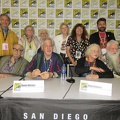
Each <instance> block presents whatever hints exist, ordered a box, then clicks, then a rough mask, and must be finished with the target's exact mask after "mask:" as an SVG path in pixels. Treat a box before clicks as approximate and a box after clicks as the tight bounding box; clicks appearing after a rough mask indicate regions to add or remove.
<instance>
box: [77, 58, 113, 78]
mask: <svg viewBox="0 0 120 120" xmlns="http://www.w3.org/2000/svg"><path fill="white" fill-rule="evenodd" d="M96 67H100V68H102V69H103V70H104V71H105V72H103V73H100V72H97V74H98V76H99V78H114V76H113V73H112V71H110V69H109V68H108V67H107V66H106V65H105V64H104V63H103V62H102V61H101V60H99V59H96ZM89 71H90V67H89V66H85V57H84V58H80V59H79V60H78V61H77V65H76V66H75V72H76V73H77V74H78V75H79V76H80V77H81V76H82V74H83V73H89Z"/></svg>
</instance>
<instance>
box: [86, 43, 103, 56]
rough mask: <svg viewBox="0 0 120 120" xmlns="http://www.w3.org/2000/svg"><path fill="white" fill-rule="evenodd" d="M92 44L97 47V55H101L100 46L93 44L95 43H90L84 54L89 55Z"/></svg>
mask: <svg viewBox="0 0 120 120" xmlns="http://www.w3.org/2000/svg"><path fill="white" fill-rule="evenodd" d="M94 46H96V47H97V48H98V50H99V54H98V57H100V56H101V49H100V46H99V45H98V44H95V43H94V44H91V45H90V46H88V47H87V50H86V52H85V56H89V55H90V51H91V50H92V48H93V47H94Z"/></svg>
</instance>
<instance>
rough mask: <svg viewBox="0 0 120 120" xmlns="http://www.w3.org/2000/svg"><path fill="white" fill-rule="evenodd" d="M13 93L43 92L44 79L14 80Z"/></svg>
mask: <svg viewBox="0 0 120 120" xmlns="http://www.w3.org/2000/svg"><path fill="white" fill-rule="evenodd" d="M13 92H14V93H21V92H22V93H23V92H24V93H32V92H44V80H27V81H14V83H13Z"/></svg>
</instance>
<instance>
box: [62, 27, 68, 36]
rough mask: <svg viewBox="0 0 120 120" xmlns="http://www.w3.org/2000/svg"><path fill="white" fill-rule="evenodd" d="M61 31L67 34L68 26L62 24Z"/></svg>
mask: <svg viewBox="0 0 120 120" xmlns="http://www.w3.org/2000/svg"><path fill="white" fill-rule="evenodd" d="M61 33H62V34H68V27H67V26H66V25H62V27H61Z"/></svg>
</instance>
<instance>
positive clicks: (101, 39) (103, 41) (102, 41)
mask: <svg viewBox="0 0 120 120" xmlns="http://www.w3.org/2000/svg"><path fill="white" fill-rule="evenodd" d="M99 37H100V41H101V44H102V47H105V46H106V44H105V43H106V33H105V34H104V36H101V35H100V33H99Z"/></svg>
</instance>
